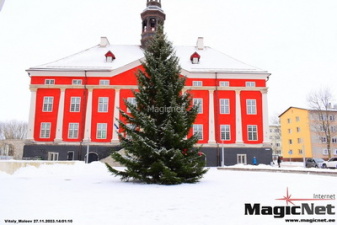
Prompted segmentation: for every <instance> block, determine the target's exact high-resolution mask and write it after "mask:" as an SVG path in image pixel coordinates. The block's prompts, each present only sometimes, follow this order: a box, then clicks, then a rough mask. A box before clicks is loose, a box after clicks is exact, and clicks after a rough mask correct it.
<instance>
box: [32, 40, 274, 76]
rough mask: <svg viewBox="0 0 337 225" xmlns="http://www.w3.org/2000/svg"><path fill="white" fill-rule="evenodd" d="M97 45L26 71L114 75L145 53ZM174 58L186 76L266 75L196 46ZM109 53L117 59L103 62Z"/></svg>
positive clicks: (180, 50) (126, 47) (132, 47)
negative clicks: (197, 57) (195, 59)
mask: <svg viewBox="0 0 337 225" xmlns="http://www.w3.org/2000/svg"><path fill="white" fill-rule="evenodd" d="M105 41H106V44H104V45H102V44H99V45H96V46H94V47H92V48H89V49H86V50H84V51H81V52H78V53H76V54H73V55H71V56H68V57H65V58H62V59H59V60H56V61H54V62H50V63H46V64H43V65H40V66H35V67H31V68H29V69H28V71H48V70H49V71H83V70H87V71H113V70H116V69H119V68H121V67H124V66H126V65H128V64H130V63H135V62H138V63H139V64H140V61H141V60H142V59H144V52H143V51H144V50H143V49H142V48H141V47H140V46H139V45H110V44H109V42H108V41H107V40H105ZM174 48H175V50H176V56H177V57H178V58H179V59H180V66H181V67H182V69H183V70H185V71H189V72H224V73H254V74H259V73H263V74H266V73H267V71H264V70H262V69H259V68H257V67H254V66H250V65H248V64H246V63H243V62H241V61H239V60H236V59H234V58H232V57H230V56H228V55H226V54H224V53H222V52H219V51H217V50H214V49H212V48H210V47H203V48H202V49H198V48H197V47H196V46H175V47H174ZM109 51H111V52H112V53H113V55H114V56H115V57H116V59H114V60H112V61H107V60H106V57H105V55H106V53H107V52H109ZM194 52H197V53H198V54H199V55H200V61H199V63H198V64H193V63H192V62H191V60H190V56H191V54H193V53H194Z"/></svg>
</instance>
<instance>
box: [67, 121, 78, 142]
mask: <svg viewBox="0 0 337 225" xmlns="http://www.w3.org/2000/svg"><path fill="white" fill-rule="evenodd" d="M78 131H79V123H69V127H68V138H69V139H77V138H78Z"/></svg>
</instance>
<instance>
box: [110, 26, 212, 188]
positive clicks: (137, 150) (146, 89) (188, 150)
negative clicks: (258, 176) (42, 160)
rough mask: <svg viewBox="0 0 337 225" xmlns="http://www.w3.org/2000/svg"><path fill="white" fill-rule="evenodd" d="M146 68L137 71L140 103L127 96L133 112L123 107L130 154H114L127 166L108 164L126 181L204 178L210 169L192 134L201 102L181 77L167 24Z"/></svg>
mask: <svg viewBox="0 0 337 225" xmlns="http://www.w3.org/2000/svg"><path fill="white" fill-rule="evenodd" d="M144 54H145V61H144V62H142V65H143V67H144V70H140V71H138V73H137V79H138V90H137V91H134V92H133V94H134V96H135V99H136V104H132V103H130V102H127V101H125V104H126V106H127V108H128V109H129V111H130V113H129V114H128V113H126V112H124V111H122V110H120V112H121V115H122V117H123V118H124V122H123V121H119V126H120V128H122V130H123V131H124V132H122V133H119V138H120V141H121V146H122V147H123V148H124V149H125V152H126V154H125V155H121V154H119V153H118V152H114V153H112V155H111V156H112V158H113V159H114V160H115V161H117V162H119V163H121V164H122V165H124V166H125V167H126V170H124V171H119V170H116V169H114V168H112V167H111V166H109V165H108V164H107V167H108V169H109V170H110V171H111V172H112V173H113V174H114V175H116V176H121V179H122V180H126V181H129V180H133V181H140V182H145V183H156V184H166V185H170V184H180V183H194V182H197V181H199V180H200V179H201V178H202V176H203V175H204V174H205V173H206V172H207V169H205V167H204V166H205V160H204V156H203V154H202V153H201V152H199V149H198V148H195V147H194V144H195V143H196V142H197V137H196V135H194V136H192V137H190V138H186V137H187V135H188V133H189V131H190V129H191V127H192V125H193V122H194V121H195V118H196V116H197V108H198V106H193V105H192V98H191V95H190V94H189V93H188V92H185V93H182V89H183V87H184V85H185V78H183V77H181V76H180V70H181V68H180V66H179V59H178V58H177V57H176V56H175V52H174V50H173V47H172V44H171V43H170V42H169V41H167V39H166V36H165V34H164V33H163V28H162V27H159V29H158V31H157V33H156V35H155V36H154V38H153V39H152V40H151V42H150V44H149V46H148V47H147V48H146V50H145V53H144Z"/></svg>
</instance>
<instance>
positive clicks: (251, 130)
mask: <svg viewBox="0 0 337 225" xmlns="http://www.w3.org/2000/svg"><path fill="white" fill-rule="evenodd" d="M257 128H258V127H257V125H248V126H247V139H248V141H257V140H258V139H259V138H258V129H257Z"/></svg>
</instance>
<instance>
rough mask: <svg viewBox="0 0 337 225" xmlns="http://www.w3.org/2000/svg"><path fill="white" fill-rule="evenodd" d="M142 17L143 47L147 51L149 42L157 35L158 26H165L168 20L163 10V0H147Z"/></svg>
mask: <svg viewBox="0 0 337 225" xmlns="http://www.w3.org/2000/svg"><path fill="white" fill-rule="evenodd" d="M140 16H141V18H142V35H141V36H142V39H141V47H142V48H144V49H145V48H146V46H147V45H148V42H149V40H150V39H151V38H152V37H153V36H154V35H155V33H156V31H157V29H158V26H159V25H163V24H164V21H165V18H166V15H165V13H164V11H163V10H162V8H161V0H147V1H146V9H144V11H143V12H142V13H141V14H140Z"/></svg>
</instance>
